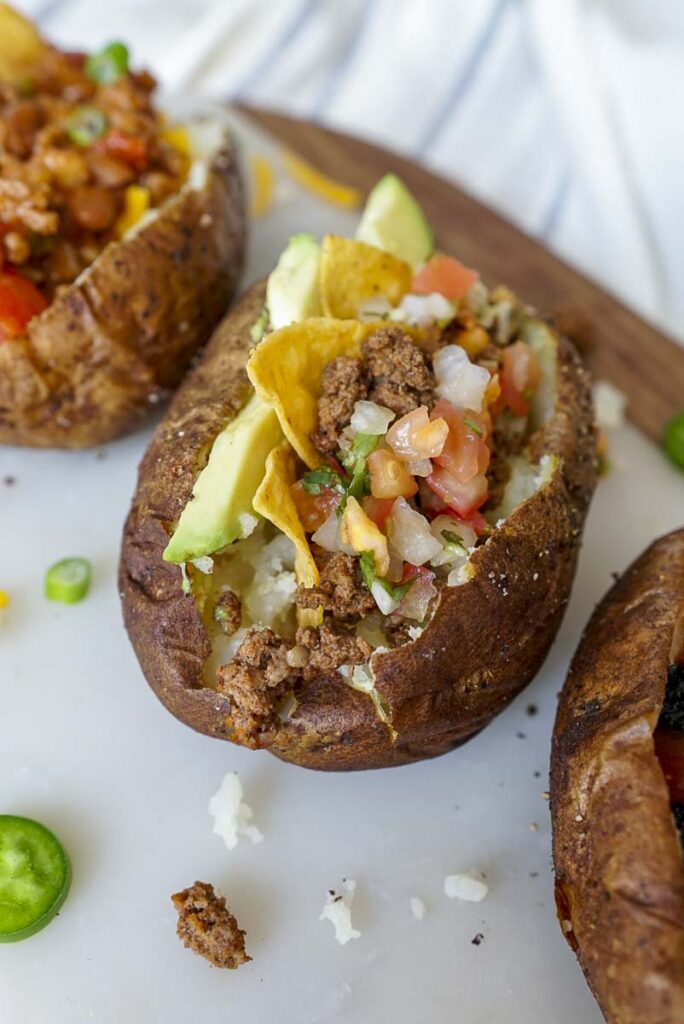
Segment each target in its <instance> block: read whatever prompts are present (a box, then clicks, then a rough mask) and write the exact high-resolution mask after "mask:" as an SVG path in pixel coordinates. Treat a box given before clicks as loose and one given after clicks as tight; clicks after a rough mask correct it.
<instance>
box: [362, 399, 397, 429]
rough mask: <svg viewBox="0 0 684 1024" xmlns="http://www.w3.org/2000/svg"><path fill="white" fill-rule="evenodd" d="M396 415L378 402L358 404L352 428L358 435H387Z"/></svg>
mask: <svg viewBox="0 0 684 1024" xmlns="http://www.w3.org/2000/svg"><path fill="white" fill-rule="evenodd" d="M394 417H395V413H393V412H392V410H391V409H388V408H387V407H386V406H384V405H378V404H377V403H376V402H364V401H362V402H357V403H356V404H355V406H354V412H353V413H352V418H351V428H352V430H353V431H354V432H355V433H356V434H386V433H387V428H388V427H389V425H390V423H391V422H392V420H393V419H394Z"/></svg>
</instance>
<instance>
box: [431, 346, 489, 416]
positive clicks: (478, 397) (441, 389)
mask: <svg viewBox="0 0 684 1024" xmlns="http://www.w3.org/2000/svg"><path fill="white" fill-rule="evenodd" d="M432 366H433V369H434V371H435V377H436V379H437V387H436V388H435V390H436V392H437V394H438V395H439V397H440V398H445V399H446V400H447V402H451V404H452V405H454V406H456V408H457V409H472V410H473V411H474V412H480V411H481V410H482V405H483V402H484V395H485V391H486V390H487V385H488V384H489V381H490V374H489V370H486V369H485V368H484V366H477V365H476V364H474V363H471V362H470V360H469V359H468V355H467V353H466V351H465V349H463V348H461V346H460V345H445V346H444V348H441V349H440V350H439V351H438V352H436V353H435V355H434V357H433V360H432Z"/></svg>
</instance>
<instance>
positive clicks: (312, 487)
mask: <svg viewBox="0 0 684 1024" xmlns="http://www.w3.org/2000/svg"><path fill="white" fill-rule="evenodd" d="M302 487H303V488H304V490H305V491H306V493H307V494H320V493H321V488H323V487H329V488H331V489H332V490H334V491H340V492H343V491H344V483H343V481H342V477H341V476H340V474H339V473H336V472H335V470H334V469H333V468H332V466H319V467H318V469H310V470H309V472H308V473H305V474H304V476H303V477H302Z"/></svg>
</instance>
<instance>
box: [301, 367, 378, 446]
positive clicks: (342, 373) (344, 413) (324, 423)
mask: <svg viewBox="0 0 684 1024" xmlns="http://www.w3.org/2000/svg"><path fill="white" fill-rule="evenodd" d="M365 397H366V384H365V382H364V379H363V363H362V362H361V360H360V359H352V358H351V357H349V356H338V358H337V359H333V361H332V362H331V363H328V365H327V366H326V367H325V369H324V370H323V374H322V376H321V396H320V398H319V399H318V430H317V431H316V432H315V433H314V434H312V435H311V440H312V441H313V443H314V444H315V446H316V448H318V450H319V452H322V453H323V454H324V455H325V454H332V453H334V452H336V451H337V449H338V448H339V446H340V435H341V433H342V431H343V430H344V428H345V427H346V426H347V425H348V423H349V420H350V419H351V416H352V413H353V412H354V404H355V402H358V401H360V399H362V398H365Z"/></svg>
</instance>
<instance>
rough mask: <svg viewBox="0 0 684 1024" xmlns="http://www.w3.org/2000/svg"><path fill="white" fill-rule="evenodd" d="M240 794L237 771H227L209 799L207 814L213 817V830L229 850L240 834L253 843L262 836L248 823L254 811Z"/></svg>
mask: <svg viewBox="0 0 684 1024" xmlns="http://www.w3.org/2000/svg"><path fill="white" fill-rule="evenodd" d="M242 796H243V792H242V784H241V782H240V780H239V779H238V777H237V773H236V772H228V773H227V775H224V776H223V780H222V782H221V785H220V786H219V788H218V791H217V792H216V793H214V795H213V796H212V798H211V800H210V801H209V807H208V810H209V814H211V815H212V817H213V819H214V828H213V831H214V832H215V833H216V835H217V836H221V838H222V839H223V841H224V843H225V844H226V846H227V847H228V849H229V850H233V849H235V847H236V846H237V844H238V842H239V840H240V836H247V837H248V838H249V839H251V840H252V842H253V843H260V842H261V841H262V840H263V838H264V837H263V835H262V833H261V832H260V831H259V829H258V828H257V827H256V825H251V824H250V822H251V820H252V818H253V817H254V812H253V811H252V808H251V807H250V806H249V804H246V803H245V802H244V801H243V799H242Z"/></svg>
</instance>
